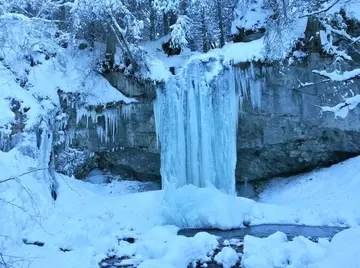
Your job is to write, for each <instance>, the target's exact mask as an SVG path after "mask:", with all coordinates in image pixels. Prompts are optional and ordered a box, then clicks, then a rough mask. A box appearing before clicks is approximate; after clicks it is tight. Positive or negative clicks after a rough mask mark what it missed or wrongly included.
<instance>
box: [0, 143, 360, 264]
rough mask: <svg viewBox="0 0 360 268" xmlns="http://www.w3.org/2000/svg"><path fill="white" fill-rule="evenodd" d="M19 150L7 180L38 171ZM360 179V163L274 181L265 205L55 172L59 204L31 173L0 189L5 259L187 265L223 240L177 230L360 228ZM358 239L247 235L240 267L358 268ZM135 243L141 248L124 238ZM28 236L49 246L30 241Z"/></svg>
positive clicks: (6, 159) (5, 161)
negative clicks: (265, 225)
mask: <svg viewBox="0 0 360 268" xmlns="http://www.w3.org/2000/svg"><path fill="white" fill-rule="evenodd" d="M20 150H23V148H15V149H13V150H11V151H10V152H8V153H4V152H1V154H0V159H1V161H0V169H1V170H2V175H3V176H2V178H10V177H11V176H15V175H20V174H23V173H26V172H28V171H29V170H31V168H36V163H35V161H34V159H33V158H31V157H27V156H24V155H23V154H22V153H21V152H20ZM358 174H360V158H359V157H357V158H354V159H350V160H348V161H345V162H343V163H340V164H338V165H335V166H333V167H330V168H326V169H323V170H319V171H314V172H312V173H309V174H306V175H302V176H298V177H295V178H291V179H281V180H278V181H274V182H272V183H271V184H270V185H269V186H267V187H266V188H265V190H264V191H263V192H262V193H261V194H260V201H259V202H255V201H252V200H249V199H245V198H241V197H235V196H229V195H225V194H223V193H221V192H219V191H217V190H216V189H212V188H206V189H198V188H196V187H192V186H185V187H183V188H180V189H177V190H175V189H169V190H168V191H167V192H164V191H150V192H143V193H131V192H132V191H133V189H132V188H131V189H129V190H127V189H128V188H127V187H128V184H126V183H124V184H122V183H121V182H118V183H115V184H110V185H109V184H92V183H90V182H82V181H78V180H76V179H74V178H69V177H66V176H63V175H60V174H57V179H58V181H59V191H58V199H57V200H56V201H53V200H52V199H51V197H50V194H49V193H48V190H47V188H46V186H45V185H44V183H43V182H42V180H41V178H37V176H36V172H33V173H29V174H25V175H23V176H20V177H18V179H16V180H15V179H14V180H10V181H7V182H3V183H0V206H1V218H0V230H1V233H0V235H1V240H2V243H1V245H2V246H1V253H2V255H3V256H5V260H7V261H8V262H9V263H11V262H13V263H16V264H21V265H23V266H25V265H28V264H31V266H30V267H35V268H42V267H49V266H51V267H59V268H60V267H77V268H81V267H84V268H85V267H86V268H87V267H97V265H98V263H99V262H100V261H101V260H102V259H106V258H108V257H111V256H115V255H116V256H117V257H124V256H127V258H126V259H127V260H125V258H124V260H123V261H124V262H131V263H134V264H140V266H139V267H186V266H187V264H188V263H192V262H196V261H200V262H204V261H207V260H209V255H211V254H212V252H213V250H214V249H215V248H216V247H217V246H218V242H217V240H216V237H215V236H212V235H209V234H205V233H202V234H199V235H197V236H195V237H193V238H186V237H183V236H178V235H177V230H178V227H219V228H223V229H229V228H235V227H243V223H244V221H250V223H251V224H253V225H255V224H260V223H293V224H308V225H332V226H357V225H359V224H360V207H359V206H358V204H360V200H359V199H360V197H359V195H358V189H360V179H359V175H358ZM109 189H112V190H109ZM129 192H130V193H129ZM127 193H129V194H127ZM351 230H352V231H351ZM359 236H360V232H359V229H358V228H353V229H350V230H349V231H344V232H343V233H342V234H339V235H338V236H336V237H335V238H336V239H335V238H334V240H333V242H331V243H330V244H329V243H328V242H325V241H323V240H321V242H320V243H313V242H311V241H309V240H307V239H305V238H301V237H299V238H296V239H295V240H294V241H287V240H286V238H285V237H284V234H279V233H278V234H275V235H273V236H271V237H269V238H266V239H256V238H251V237H246V239H245V244H244V258H243V260H242V262H243V267H247V268H248V267H250V268H251V267H327V268H329V267H359V266H357V265H359V263H356V261H358V258H355V257H357V255H356V253H358V252H359V250H360V248H359V245H358V243H355V242H354V241H356V239H360V237H359ZM129 237H131V238H135V243H129V242H128V241H127V240H122V238H129ZM349 237H351V238H349ZM356 237H359V238H356ZM23 239H26V241H27V242H35V241H38V242H43V243H45V244H44V246H42V247H39V246H35V245H25V244H24V242H23ZM351 243H352V244H351ZM63 250H70V251H67V252H63ZM219 254H220V253H219ZM351 254H353V255H351ZM8 256H13V257H8ZM329 258H330V259H329ZM215 259H216V260H218V261H219V262H222V261H223V262H224V263H229V262H230V263H231V262H233V261H234V254H233V252H232V251H231V250H230V251H229V250H225V251H224V252H222V253H221V254H220V255H219V256H217V257H216V258H215ZM254 259H256V261H254ZM331 260H333V261H331ZM350 261H353V264H350V263H351V262H350ZM336 263H337V264H339V263H340V264H343V265H345V266H341V265H340V266H336V265H335V264H336ZM265 264H266V265H265ZM310 264H311V265H313V266H310ZM264 265H265V266H264ZM271 265H272V266H271ZM291 265H292V266H291ZM306 265H308V266H306ZM316 265H317V266H316ZM224 267H226V266H224ZM228 267H229V266H228Z"/></svg>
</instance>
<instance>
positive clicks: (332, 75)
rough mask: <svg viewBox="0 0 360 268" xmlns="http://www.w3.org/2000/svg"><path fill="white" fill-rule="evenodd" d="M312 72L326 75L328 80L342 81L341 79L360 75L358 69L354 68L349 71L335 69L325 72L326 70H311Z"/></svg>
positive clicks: (344, 79)
mask: <svg viewBox="0 0 360 268" xmlns="http://www.w3.org/2000/svg"><path fill="white" fill-rule="evenodd" d="M313 73H317V74H319V75H322V76H325V77H328V78H329V79H330V80H332V81H337V82H342V81H346V80H349V79H352V78H356V77H357V76H359V75H360V69H354V70H351V71H345V72H342V73H340V72H339V71H337V70H335V71H333V72H331V73H329V72H327V71H324V70H323V71H317V70H313Z"/></svg>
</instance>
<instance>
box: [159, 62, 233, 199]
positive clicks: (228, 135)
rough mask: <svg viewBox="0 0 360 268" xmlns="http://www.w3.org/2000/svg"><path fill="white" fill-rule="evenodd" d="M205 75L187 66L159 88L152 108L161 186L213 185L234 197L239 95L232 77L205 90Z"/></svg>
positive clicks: (199, 65) (199, 67)
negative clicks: (159, 147)
mask: <svg viewBox="0 0 360 268" xmlns="http://www.w3.org/2000/svg"><path fill="white" fill-rule="evenodd" d="M205 72H206V70H205V69H204V68H203V66H202V63H200V62H197V61H195V62H192V63H190V64H189V66H187V68H186V69H184V71H183V73H182V74H181V76H179V77H178V79H173V80H172V81H170V82H169V83H168V84H167V86H166V88H164V89H158V92H157V99H156V101H155V104H154V108H155V120H156V129H157V134H158V139H159V141H160V143H161V176H162V184H163V188H166V187H167V186H168V185H169V184H175V186H176V187H181V186H183V185H186V184H194V185H195V186H198V187H206V186H208V185H213V186H215V187H216V188H218V189H221V190H223V191H224V192H226V193H229V194H234V193H235V165H236V130H237V121H238V111H239V107H238V105H239V92H238V89H237V87H236V86H235V85H234V81H235V79H234V77H232V78H229V77H224V79H217V80H216V81H215V84H213V85H212V86H210V85H209V84H208V81H207V80H208V79H206V76H205V75H206V73H205ZM229 75H230V76H232V75H233V72H229Z"/></svg>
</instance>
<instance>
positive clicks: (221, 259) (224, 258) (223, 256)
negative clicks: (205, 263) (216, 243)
mask: <svg viewBox="0 0 360 268" xmlns="http://www.w3.org/2000/svg"><path fill="white" fill-rule="evenodd" d="M214 260H215V261H216V263H217V264H222V266H223V267H224V268H231V267H234V266H235V264H236V263H237V262H238V260H239V256H238V254H237V253H236V251H235V250H234V249H232V248H230V247H224V248H223V249H222V250H221V251H220V252H219V253H218V254H216V256H215V258H214Z"/></svg>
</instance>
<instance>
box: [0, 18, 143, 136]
mask: <svg viewBox="0 0 360 268" xmlns="http://www.w3.org/2000/svg"><path fill="white" fill-rule="evenodd" d="M0 20H2V21H5V22H6V23H5V24H4V25H5V26H6V27H11V32H12V34H7V33H8V32H7V31H6V29H5V30H4V32H2V34H1V36H0V38H2V40H5V44H3V46H2V49H1V51H0V58H3V59H4V60H2V61H0V86H1V90H0V104H1V107H4V109H3V110H2V112H1V116H0V129H2V130H1V132H4V131H3V130H4V129H5V130H6V129H9V126H10V124H11V123H15V118H14V114H13V112H12V111H11V107H10V105H12V101H13V100H15V101H17V102H18V103H19V104H20V108H19V110H20V111H21V112H22V113H24V114H25V115H26V124H25V130H31V129H34V128H35V127H37V126H38V124H39V123H40V122H41V121H42V120H47V119H46V118H47V117H48V114H49V113H51V111H56V110H57V109H58V108H59V105H60V103H59V96H58V89H60V90H62V91H63V92H67V93H76V94H79V98H78V100H77V101H78V102H85V103H86V104H87V105H88V106H93V105H103V104H105V103H108V102H124V103H131V102H135V101H136V100H135V99H132V98H127V97H126V96H124V95H123V94H122V93H121V92H120V91H118V90H116V89H115V88H113V87H112V86H111V85H110V84H109V82H108V81H107V80H105V79H104V78H103V77H102V76H101V75H100V74H99V73H97V72H96V71H95V69H96V68H95V67H96V64H97V59H99V58H100V57H101V56H102V51H103V47H102V46H101V45H99V44H97V46H96V47H95V48H94V50H93V51H90V50H89V49H85V50H79V49H78V48H77V46H76V44H73V46H69V47H68V48H67V49H63V48H61V47H59V46H58V45H57V44H56V43H55V42H54V41H51V42H50V41H48V40H47V39H46V38H48V37H46V34H45V33H43V32H41V29H43V28H44V22H41V21H39V20H31V19H28V18H26V17H24V16H20V15H19V16H16V19H14V18H13V16H10V17H9V15H7V16H5V15H3V16H0ZM45 27H47V29H48V31H49V35H50V36H51V34H53V32H52V31H53V29H52V26H51V25H45ZM39 29H40V30H39ZM19 36H22V39H19V38H18V37H19ZM36 38H38V39H39V40H40V41H39V40H38V39H36ZM32 43H35V44H34V45H31V44H32ZM37 43H39V44H37ZM27 44H28V45H29V46H30V47H31V49H30V48H29V50H26V49H25V48H26V47H25V45H27ZM36 44H37V45H36ZM43 50H45V51H47V53H48V54H51V53H53V50H56V53H53V54H54V56H51V57H49V56H48V54H47V53H44V52H43ZM29 57H30V58H31V59H32V61H33V62H35V64H34V66H30V60H29ZM21 81H23V82H21ZM21 83H23V84H24V85H22V86H20V84H21ZM6 107H9V108H6ZM29 108H30V109H29Z"/></svg>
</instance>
